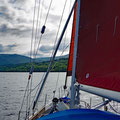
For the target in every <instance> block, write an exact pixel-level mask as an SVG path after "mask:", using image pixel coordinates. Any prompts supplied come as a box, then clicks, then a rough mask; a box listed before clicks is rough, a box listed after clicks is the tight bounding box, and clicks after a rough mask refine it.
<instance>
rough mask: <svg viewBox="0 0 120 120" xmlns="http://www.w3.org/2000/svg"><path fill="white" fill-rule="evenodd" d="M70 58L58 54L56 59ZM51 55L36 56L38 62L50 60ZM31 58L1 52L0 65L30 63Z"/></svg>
mask: <svg viewBox="0 0 120 120" xmlns="http://www.w3.org/2000/svg"><path fill="white" fill-rule="evenodd" d="M63 58H68V55H64V56H58V57H56V58H55V60H59V59H63ZM49 60H50V57H43V58H36V60H35V61H36V62H44V61H49ZM29 62H30V58H29V57H26V56H23V55H18V54H0V66H1V65H15V64H21V63H29Z"/></svg>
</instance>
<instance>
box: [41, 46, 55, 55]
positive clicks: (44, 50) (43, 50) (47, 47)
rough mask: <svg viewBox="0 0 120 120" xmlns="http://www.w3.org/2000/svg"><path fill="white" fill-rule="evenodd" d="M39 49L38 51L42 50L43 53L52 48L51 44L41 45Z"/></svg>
mask: <svg viewBox="0 0 120 120" xmlns="http://www.w3.org/2000/svg"><path fill="white" fill-rule="evenodd" d="M39 50H40V52H43V53H49V52H50V51H52V50H53V46H50V45H42V46H41V47H40V49H39Z"/></svg>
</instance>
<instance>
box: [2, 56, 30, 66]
mask: <svg viewBox="0 0 120 120" xmlns="http://www.w3.org/2000/svg"><path fill="white" fill-rule="evenodd" d="M29 61H30V58H29V57H26V56H23V55H17V54H0V65H13V64H21V63H28V62H29Z"/></svg>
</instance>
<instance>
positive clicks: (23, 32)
mask: <svg viewBox="0 0 120 120" xmlns="http://www.w3.org/2000/svg"><path fill="white" fill-rule="evenodd" d="M0 33H1V34H2V35H5V36H6V35H8V34H9V35H15V36H19V37H27V36H29V34H30V33H31V29H30V28H26V27H25V26H18V27H14V28H10V27H8V25H7V24H2V25H1V26H0Z"/></svg>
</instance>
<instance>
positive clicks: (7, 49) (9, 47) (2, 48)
mask: <svg viewBox="0 0 120 120" xmlns="http://www.w3.org/2000/svg"><path fill="white" fill-rule="evenodd" d="M17 46H18V45H16V44H12V45H7V46H3V45H2V44H0V52H10V51H12V50H13V49H14V48H15V47H17Z"/></svg>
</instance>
